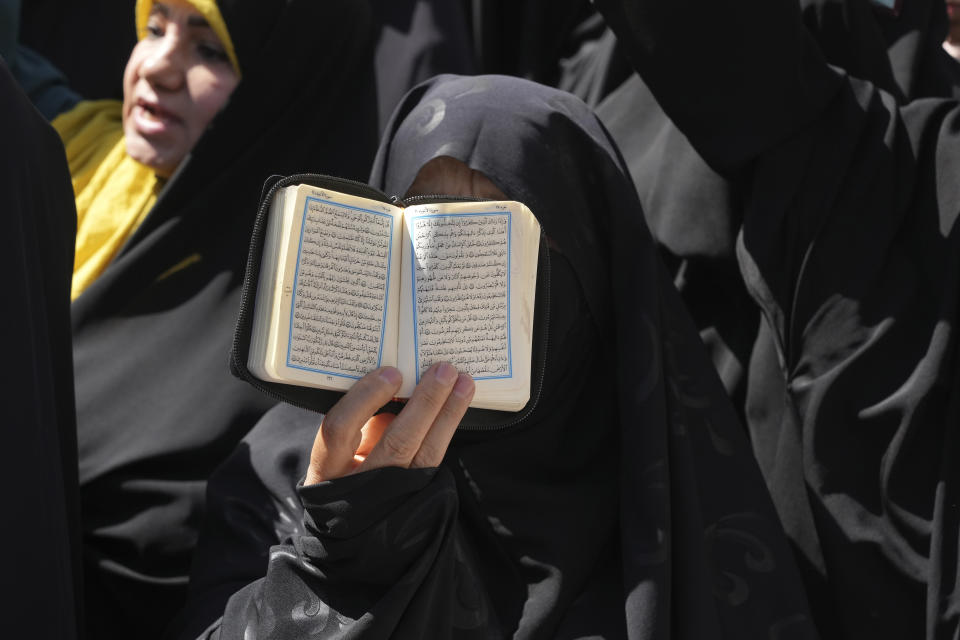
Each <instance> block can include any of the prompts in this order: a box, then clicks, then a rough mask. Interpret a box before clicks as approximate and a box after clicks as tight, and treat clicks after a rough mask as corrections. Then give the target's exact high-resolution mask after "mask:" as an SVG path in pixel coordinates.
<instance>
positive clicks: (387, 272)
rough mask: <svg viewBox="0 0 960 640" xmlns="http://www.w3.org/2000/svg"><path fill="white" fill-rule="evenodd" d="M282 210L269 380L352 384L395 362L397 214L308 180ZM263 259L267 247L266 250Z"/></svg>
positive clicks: (317, 384)
mask: <svg viewBox="0 0 960 640" xmlns="http://www.w3.org/2000/svg"><path fill="white" fill-rule="evenodd" d="M290 188H291V189H296V198H295V199H292V198H291V194H290V193H288V194H286V199H287V200H288V201H289V200H291V199H292V200H293V204H292V206H285V207H284V216H285V217H286V219H285V221H284V224H283V226H284V228H285V231H284V232H282V237H283V238H286V239H287V243H286V246H285V247H284V248H283V250H282V252H281V253H282V254H283V255H280V256H278V265H279V269H278V274H277V285H278V287H277V289H278V290H277V292H276V300H275V303H274V305H272V309H273V310H274V317H273V318H272V319H271V322H272V325H273V326H272V327H271V331H270V332H269V336H270V338H269V342H268V345H267V353H266V362H265V366H264V369H265V372H266V374H267V378H266V379H273V380H277V381H284V382H295V383H299V384H303V385H306V386H315V387H323V388H327V389H341V390H346V389H349V388H350V387H351V386H352V385H353V383H354V382H356V380H358V379H359V378H361V377H362V376H363V375H365V374H366V373H367V372H369V371H371V370H373V369H375V368H377V367H379V366H383V365H395V364H396V347H395V345H396V342H397V320H396V317H397V313H398V309H399V305H398V297H399V286H400V278H399V268H400V251H399V250H397V246H398V245H397V242H396V239H397V238H399V237H400V235H401V233H402V231H401V217H402V210H401V209H399V208H397V207H393V206H391V205H389V204H385V203H381V202H377V201H375V200H368V199H365V198H359V197H355V196H351V195H347V194H342V193H337V192H332V191H327V190H324V189H319V188H316V187H311V186H309V185H300V186H298V187H290ZM264 255H265V256H266V252H265V254H264Z"/></svg>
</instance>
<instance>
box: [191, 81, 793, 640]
mask: <svg viewBox="0 0 960 640" xmlns="http://www.w3.org/2000/svg"><path fill="white" fill-rule="evenodd" d="M438 155H446V156H451V157H454V158H457V159H460V160H462V161H464V162H466V163H467V164H469V165H470V166H471V167H472V168H474V169H477V170H479V171H482V172H483V173H485V174H486V175H487V176H488V177H489V178H490V179H491V180H492V181H493V182H494V183H495V184H497V185H498V186H499V187H500V188H501V189H502V190H503V191H504V192H505V193H506V194H507V195H508V196H509V197H511V198H516V199H519V200H521V201H524V202H525V203H527V204H528V205H529V206H530V207H531V209H532V210H533V211H534V212H535V213H536V214H537V216H538V218H539V219H540V221H541V223H542V226H543V229H544V230H545V232H546V234H547V235H548V237H549V238H550V244H551V246H552V247H553V249H552V250H551V251H550V260H549V264H541V268H549V269H550V288H549V296H550V298H549V302H550V305H549V309H550V311H549V317H550V327H549V342H548V346H547V364H546V379H545V381H544V391H543V394H542V397H541V400H540V402H539V404H538V405H537V407H536V409H535V410H534V411H533V413H532V414H531V415H530V416H529V417H528V418H527V419H526V420H525V421H524V422H523V423H521V424H519V425H516V426H514V427H510V428H507V429H504V430H502V431H494V432H475V431H471V432H463V431H461V432H458V433H457V434H456V436H455V437H454V440H453V443H452V444H451V448H450V450H449V451H448V453H447V456H446V458H445V461H444V463H443V464H442V465H441V466H440V467H439V468H437V469H426V470H405V469H397V468H385V469H380V470H376V471H372V472H365V473H360V474H357V475H353V476H347V477H345V478H340V479H337V480H333V481H328V482H324V483H321V484H318V485H314V486H309V487H302V488H300V489H299V490H295V489H294V485H295V483H296V481H297V480H298V479H299V478H300V477H302V475H303V473H304V471H305V469H306V465H307V461H308V457H309V451H310V444H311V442H312V441H313V438H314V436H315V434H316V429H317V427H318V423H319V419H318V417H317V416H316V415H315V414H310V413H309V412H306V411H302V410H297V409H293V408H292V407H289V406H282V405H281V406H279V407H277V408H276V409H274V410H273V411H271V412H270V413H269V414H268V415H267V416H266V417H265V418H264V420H263V421H261V423H260V424H259V425H258V426H257V427H256V428H255V429H254V431H253V432H252V433H251V434H250V435H249V436H248V437H247V438H246V439H245V440H244V443H243V445H242V446H241V448H240V449H238V451H237V452H236V453H235V454H234V455H233V456H232V457H231V459H230V460H229V461H228V462H227V463H226V464H225V465H224V466H223V467H222V468H221V469H220V470H219V471H218V473H217V474H216V475H215V476H214V478H213V480H212V481H211V484H210V504H211V509H210V513H209V519H208V522H207V525H206V528H205V530H204V534H203V536H202V537H201V544H200V548H199V552H198V558H197V564H196V565H195V568H194V573H193V575H192V580H193V582H192V588H193V589H194V598H193V600H192V602H191V607H190V608H188V613H187V614H186V617H187V618H188V619H190V618H191V617H192V616H191V614H190V613H189V612H190V611H191V609H192V610H193V611H194V612H195V616H196V617H193V619H192V620H188V622H187V623H186V626H188V627H190V628H193V629H202V628H204V627H206V626H207V625H209V624H211V623H213V627H211V629H210V630H209V633H210V634H211V636H212V637H221V638H243V637H244V634H245V633H252V634H254V635H259V634H262V633H272V634H273V636H272V637H276V638H294V637H303V636H304V635H307V634H308V633H312V634H316V637H333V635H334V634H335V633H338V632H344V631H346V630H347V629H349V630H350V633H354V634H357V635H356V636H354V637H360V638H364V637H387V636H389V637H395V638H420V637H431V638H443V637H471V638H472V637H477V638H480V637H484V638H486V637H505V636H506V637H510V636H514V637H521V638H531V637H572V636H574V635H577V634H579V635H590V634H596V635H599V636H602V637H607V638H618V637H629V638H663V637H672V638H683V639H686V638H747V637H766V636H767V634H768V633H769V632H771V630H773V631H776V630H789V632H791V633H797V634H801V633H807V634H810V633H812V632H811V630H810V627H809V619H808V617H807V614H806V603H805V600H804V597H803V595H802V593H801V591H800V587H799V578H798V576H797V574H796V569H795V567H794V566H793V564H792V560H791V557H790V553H789V550H788V548H787V546H786V542H785V539H784V537H783V534H782V531H781V530H780V528H779V524H778V523H777V522H776V519H775V515H774V513H773V510H772V507H771V504H770V502H769V498H768V497H767V494H766V492H765V490H764V488H763V485H762V480H761V478H760V476H759V472H758V470H757V469H756V466H755V463H753V461H752V459H751V456H750V451H749V447H748V444H747V442H746V440H745V437H744V436H743V433H742V429H741V428H740V426H739V425H738V424H737V422H736V420H735V418H734V415H733V412H732V410H731V408H730V405H729V402H728V401H727V399H726V398H725V395H724V393H723V390H722V388H721V386H720V384H719V382H718V380H717V379H716V375H715V374H714V373H713V371H712V368H711V367H710V364H709V361H708V360H707V358H706V355H705V353H704V351H703V346H702V344H701V343H700V342H699V339H698V338H697V335H696V333H695V330H694V329H693V326H692V324H691V323H690V320H689V318H688V317H687V316H686V315H685V313H684V311H683V310H682V306H681V303H680V301H679V298H678V297H677V295H676V292H675V291H674V290H673V288H672V286H671V285H670V282H669V280H668V279H667V278H665V276H664V270H663V267H662V266H661V264H660V261H659V258H658V257H657V255H656V251H655V250H654V248H653V244H652V241H651V238H650V235H649V233H648V232H647V230H646V227H645V224H644V221H643V215H642V211H641V210H640V207H639V204H638V202H637V198H636V194H635V191H634V189H633V186H632V183H631V181H630V178H629V176H628V174H627V173H626V169H625V167H624V165H623V162H622V160H621V158H620V156H619V154H618V153H617V151H616V149H615V147H614V146H613V145H612V143H611V142H610V139H609V137H608V136H607V134H606V132H605V131H604V129H603V127H602V126H601V125H600V124H599V122H598V120H597V119H596V117H595V116H594V115H593V114H592V113H591V112H590V111H589V109H588V108H587V107H586V106H585V105H584V104H583V103H582V102H580V101H579V100H577V99H576V98H574V97H573V96H571V95H569V94H566V93H563V92H560V91H557V90H554V89H549V88H547V87H544V86H541V85H537V84H533V83H530V82H526V81H522V80H517V79H511V78H505V77H498V76H480V77H476V78H460V77H453V76H442V77H440V78H437V79H435V80H433V81H431V82H428V83H426V84H424V85H422V86H420V87H418V88H417V89H416V90H414V91H413V92H411V94H410V95H409V96H408V97H407V98H406V99H405V100H404V102H403V103H402V105H401V107H400V109H399V110H398V111H397V113H396V114H395V116H394V119H393V121H392V124H391V126H390V128H389V129H388V132H387V134H386V136H385V139H384V142H383V144H382V145H381V148H380V152H379V154H378V159H377V162H376V164H375V167H374V172H373V177H372V180H371V182H372V183H374V184H375V185H377V186H380V187H382V188H384V189H385V190H386V191H387V192H388V193H397V194H403V193H404V192H405V191H406V189H407V188H408V187H409V185H410V184H411V182H412V181H413V179H414V176H415V175H416V174H417V172H418V170H419V168H420V167H421V166H422V165H423V164H424V163H425V162H427V161H428V160H430V159H431V158H433V157H435V156H438ZM278 543H286V544H281V545H280V546H274V547H273V548H272V549H270V550H269V553H268V549H267V547H268V545H270V544H278ZM265 568H266V571H265ZM264 573H266V575H265V576H264ZM258 578H259V579H258ZM231 594H233V595H232V596H231ZM224 602H226V605H225V606H224ZM214 612H216V613H214ZM217 615H222V619H221V620H220V621H219V622H216V621H215V617H216V616H217ZM189 635H190V634H187V636H184V637H188V636H189ZM803 637H807V636H803Z"/></svg>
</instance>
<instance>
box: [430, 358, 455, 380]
mask: <svg viewBox="0 0 960 640" xmlns="http://www.w3.org/2000/svg"><path fill="white" fill-rule="evenodd" d="M433 375H435V376H436V377H437V380H439V381H440V382H441V383H443V384H453V381H454V380H456V379H457V370H456V369H455V368H454V366H453V365H452V364H450V363H449V362H441V363H440V364H438V365H437V368H436V369H434V370H433Z"/></svg>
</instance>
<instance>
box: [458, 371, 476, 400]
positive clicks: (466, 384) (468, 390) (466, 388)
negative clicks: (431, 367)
mask: <svg viewBox="0 0 960 640" xmlns="http://www.w3.org/2000/svg"><path fill="white" fill-rule="evenodd" d="M473 387H474V384H473V378H471V377H470V374H468V373H461V374H460V376H459V377H458V378H457V384H455V385H453V395H455V396H457V397H460V398H469V397H470V396H472V395H473Z"/></svg>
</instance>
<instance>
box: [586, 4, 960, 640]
mask: <svg viewBox="0 0 960 640" xmlns="http://www.w3.org/2000/svg"><path fill="white" fill-rule="evenodd" d="M903 4H904V11H907V10H908V7H909V5H910V4H911V2H910V0H906V1H905V2H904V3H903ZM597 6H598V7H599V8H600V10H601V11H603V12H604V14H605V16H606V18H607V20H608V22H609V24H610V25H611V27H612V28H613V29H614V31H615V32H616V33H617V37H618V38H619V39H620V42H621V43H622V44H623V45H624V48H625V51H627V53H629V55H630V56H631V58H632V59H633V61H634V63H635V65H636V68H637V70H638V71H639V72H640V74H641V75H642V76H643V78H644V81H645V82H646V83H647V84H648V85H649V86H650V88H651V89H652V90H653V92H654V94H655V95H656V97H657V100H658V101H659V103H660V104H661V105H662V106H663V108H664V111H665V112H666V113H667V115H669V116H670V118H671V120H673V121H674V122H675V123H676V124H677V126H678V127H679V128H680V130H681V131H683V132H684V133H685V134H686V135H687V137H688V138H689V139H690V141H691V143H692V144H693V145H694V146H695V147H696V148H697V150H698V151H699V152H700V153H701V155H702V156H703V157H704V159H706V160H707V161H708V162H709V163H710V165H711V166H712V167H714V168H715V169H716V170H717V171H720V172H722V173H723V174H724V175H726V176H729V177H731V178H732V179H735V180H736V183H737V185H738V186H739V187H740V188H742V189H743V192H744V203H745V206H744V215H743V223H742V228H741V229H740V234H739V239H738V246H737V254H738V259H739V263H740V270H741V272H742V275H743V278H744V281H745V282H746V285H747V288H748V289H749V291H750V293H751V295H752V296H753V297H754V299H755V300H756V301H757V302H758V303H759V304H760V306H761V308H762V310H763V313H764V323H763V332H765V333H766V334H767V336H768V339H767V340H766V341H765V342H766V345H767V348H768V349H769V352H768V353H766V354H757V353H755V354H754V358H755V359H754V362H755V363H757V362H759V363H761V364H763V365H765V368H764V369H763V370H758V371H755V372H751V376H750V384H751V389H750V394H751V395H753V394H754V393H756V392H757V391H758V389H757V388H756V387H755V386H753V385H755V383H756V382H757V381H759V380H762V379H763V378H771V379H779V380H780V381H781V383H782V387H781V394H780V395H778V396H776V397H774V398H772V401H767V402H764V403H763V404H764V410H765V411H766V413H765V414H761V415H757V416H756V418H757V419H756V420H752V421H751V436H752V437H753V446H754V449H755V451H756V455H757V458H758V460H759V462H760V467H761V469H762V470H763V472H764V475H765V477H766V480H767V483H768V485H769V487H770V491H771V494H772V495H773V499H774V502H775V504H776V505H777V510H778V512H779V513H780V516H781V519H782V521H783V523H784V526H785V528H786V530H787V533H788V535H789V536H790V537H791V540H792V542H793V544H794V547H795V550H796V552H797V557H798V558H799V560H800V564H801V569H802V570H803V575H804V579H805V582H806V584H807V592H808V594H809V600H810V603H811V608H812V610H813V612H814V614H815V618H816V621H817V625H818V628H819V630H820V632H821V634H822V635H823V636H824V637H828V638H891V639H900V638H918V639H919V638H925V639H927V640H934V639H937V640H955V639H956V638H957V637H960V572H958V568H960V559H958V547H960V467H958V460H960V438H958V436H960V392H958V391H960V387H958V385H960V361H958V355H960V354H958V350H957V340H956V335H955V333H956V328H957V324H958V321H960V311H958V295H960V233H958V224H957V215H958V213H960V180H958V177H960V135H958V131H960V128H958V122H960V107H958V105H957V102H956V101H954V100H934V99H931V100H915V101H913V102H911V103H910V104H909V105H907V106H903V107H901V106H898V104H897V102H896V99H895V98H894V97H893V96H891V95H890V94H888V93H885V92H884V91H882V90H880V89H878V88H877V87H876V85H874V84H871V83H870V82H867V81H864V80H860V79H857V78H855V77H852V76H848V75H846V74H845V73H843V72H842V71H840V70H838V69H836V68H831V67H828V66H827V64H826V63H825V62H824V61H823V58H822V55H821V53H820V52H819V51H818V49H817V48H816V46H815V45H814V43H813V42H812V40H811V39H810V38H809V36H808V35H807V33H806V31H805V30H804V27H803V24H802V23H801V20H800V15H799V12H798V9H797V5H796V2H793V1H792V0H736V1H724V2H717V1H715V0H686V1H682V2H679V1H677V0H623V1H619V0H597ZM941 10H942V9H941ZM691 16H695V17H696V19H695V20H691ZM691 43H696V46H695V47H691V46H690V44H691ZM703 52H708V54H709V64H705V61H704V56H703ZM754 373H756V374H757V375H754ZM768 400H770V399H769V398H768Z"/></svg>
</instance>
